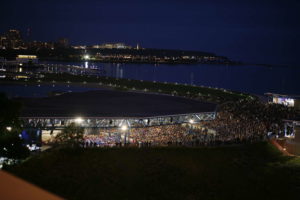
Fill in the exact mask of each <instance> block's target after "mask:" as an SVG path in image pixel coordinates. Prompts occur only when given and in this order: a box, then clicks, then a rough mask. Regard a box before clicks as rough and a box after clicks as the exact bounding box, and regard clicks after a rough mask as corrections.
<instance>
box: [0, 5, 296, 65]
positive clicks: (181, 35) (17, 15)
mask: <svg viewBox="0 0 300 200" xmlns="http://www.w3.org/2000/svg"><path fill="white" fill-rule="evenodd" d="M299 11H300V1H298V0H285V1H284V0H281V1H276V0H273V1H271V0H241V1H234V0H198V1H196V0H184V1H183V0H181V1H179V0H172V1H171V0H142V1H137V0H73V1H72V0H36V1H34V0H28V1H26V0H22V1H21V0H9V1H5V2H2V3H1V12H0V20H1V21H0V24H1V26H0V32H1V33H3V32H5V31H6V30H7V29H12V28H14V29H20V30H21V31H23V32H26V29H27V28H29V27H30V28H31V31H32V36H31V37H32V38H34V39H36V40H43V41H51V40H57V39H58V38H59V37H67V38H69V39H70V41H71V43H72V44H100V43H103V42H125V43H127V44H130V45H136V43H140V44H141V45H142V46H143V47H148V48H171V49H188V50H201V51H209V52H214V53H216V54H218V55H224V56H228V57H230V58H232V59H235V60H242V61H246V62H256V63H272V64H290V63H300V62H299V61H298V60H299V59H298V57H299V55H300V51H299V44H300V42H299V36H300V26H299V25H300V22H299V19H300V12H299Z"/></svg>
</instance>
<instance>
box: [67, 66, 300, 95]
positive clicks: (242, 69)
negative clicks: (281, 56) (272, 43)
mask: <svg viewBox="0 0 300 200" xmlns="http://www.w3.org/2000/svg"><path fill="white" fill-rule="evenodd" d="M65 64H68V65H83V63H82V62H67V63H65ZM88 66H89V67H90V68H91V67H93V68H95V67H96V68H97V69H99V70H102V72H103V73H102V75H106V76H110V77H115V78H129V79H137V80H148V81H157V82H173V83H175V82H178V83H186V84H195V85H199V86H201V85H203V86H210V87H217V88H225V89H230V90H235V91H241V92H249V93H255V94H264V93H266V92H274V93H284V94H300V78H299V77H300V67H297V66H286V67H265V66H256V65H241V66H238V65H208V64H191V65H187V64H178V65H169V64H111V63H96V62H89V63H88Z"/></svg>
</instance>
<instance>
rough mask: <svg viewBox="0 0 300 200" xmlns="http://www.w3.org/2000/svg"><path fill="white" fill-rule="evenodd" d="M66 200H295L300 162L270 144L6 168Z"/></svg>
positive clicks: (67, 155) (124, 152)
mask: <svg viewBox="0 0 300 200" xmlns="http://www.w3.org/2000/svg"><path fill="white" fill-rule="evenodd" d="M7 170H8V171H9V172H11V173H13V174H16V175H17V176H19V177H22V178H24V179H26V180H28V181H30V182H33V183H35V184H36V185H39V186H41V187H42V188H45V189H47V190H49V191H51V192H54V193H56V194H58V195H60V196H62V197H65V198H67V199H295V197H296V195H297V196H299V195H300V193H299V192H300V159H299V158H293V157H284V156H282V155H281V154H280V153H279V152H278V151H277V150H276V149H275V148H274V147H273V146H271V145H270V144H268V143H258V144H251V145H243V146H228V147H214V148H148V149H147V148H144V149H137V148H121V149H56V150H51V151H49V152H44V153H42V154H40V155H37V156H34V157H31V158H30V159H28V160H27V161H25V162H24V163H22V164H21V165H19V166H14V167H11V168H9V169H7Z"/></svg>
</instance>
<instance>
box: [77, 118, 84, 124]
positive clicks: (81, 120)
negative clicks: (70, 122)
mask: <svg viewBox="0 0 300 200" xmlns="http://www.w3.org/2000/svg"><path fill="white" fill-rule="evenodd" d="M75 122H76V123H78V124H81V123H82V122H83V119H82V118H81V117H77V118H76V119H75Z"/></svg>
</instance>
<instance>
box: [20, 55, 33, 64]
mask: <svg viewBox="0 0 300 200" xmlns="http://www.w3.org/2000/svg"><path fill="white" fill-rule="evenodd" d="M16 61H17V62H20V63H37V62H38V58H37V56H36V55H18V56H17V57H16Z"/></svg>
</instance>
